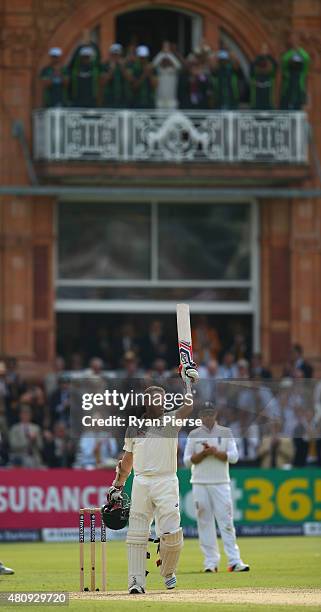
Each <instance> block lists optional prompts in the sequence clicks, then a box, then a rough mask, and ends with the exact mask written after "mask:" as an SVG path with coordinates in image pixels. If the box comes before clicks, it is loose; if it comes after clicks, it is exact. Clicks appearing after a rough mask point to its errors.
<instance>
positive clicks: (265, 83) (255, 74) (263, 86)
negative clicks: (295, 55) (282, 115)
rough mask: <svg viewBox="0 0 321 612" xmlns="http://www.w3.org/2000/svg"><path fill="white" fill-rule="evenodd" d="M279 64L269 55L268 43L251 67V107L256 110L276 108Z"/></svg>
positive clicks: (263, 46)
mask: <svg viewBox="0 0 321 612" xmlns="http://www.w3.org/2000/svg"><path fill="white" fill-rule="evenodd" d="M277 67H278V65H277V62H276V60H275V59H274V57H272V55H271V54H270V53H269V49H268V46H267V44H266V43H264V44H263V45H262V50H261V53H260V55H257V56H256V58H255V59H254V61H253V62H251V66H250V106H251V108H252V109H255V110H272V109H273V108H274V107H275V80H276V72H277Z"/></svg>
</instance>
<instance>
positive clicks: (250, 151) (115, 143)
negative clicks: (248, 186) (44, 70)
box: [33, 108, 308, 164]
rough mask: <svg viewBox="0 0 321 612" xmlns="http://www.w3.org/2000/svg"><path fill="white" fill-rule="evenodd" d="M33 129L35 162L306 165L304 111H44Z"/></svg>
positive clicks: (36, 117)
mask: <svg viewBox="0 0 321 612" xmlns="http://www.w3.org/2000/svg"><path fill="white" fill-rule="evenodd" d="M33 129H34V157H35V159H36V160H47V161H68V160H80V161H94V160H95V161H107V160H110V161H118V162H130V161H133V162H136V161H143V162H204V163H205V162H207V163H208V162H212V163H213V162H232V163H239V162H263V163H265V162H272V163H279V164H280V163H291V164H300V163H306V162H307V161H308V145H307V140H308V138H307V133H308V131H307V118H306V114H305V113H304V112H287V111H269V112H262V111H257V112H256V111H240V112H232V111H221V112H217V111H198V112H194V111H191V112H190V111H186V112H182V111H172V112H168V111H156V110H152V111H151V110H135V111H133V110H107V109H70V108H69V109H65V108H62V109H46V110H37V111H35V112H34V117H33Z"/></svg>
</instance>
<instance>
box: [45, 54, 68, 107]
mask: <svg viewBox="0 0 321 612" xmlns="http://www.w3.org/2000/svg"><path fill="white" fill-rule="evenodd" d="M48 55H49V57H50V62H49V64H48V65H47V66H45V67H44V68H43V69H42V70H41V72H40V79H41V82H42V87H43V105H44V106H45V107H46V108H57V107H60V106H66V104H67V85H68V72H67V69H66V68H64V67H63V66H62V63H61V58H62V50H61V49H60V48H59V47H52V48H51V49H49V52H48Z"/></svg>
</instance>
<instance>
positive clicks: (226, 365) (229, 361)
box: [219, 351, 238, 379]
mask: <svg viewBox="0 0 321 612" xmlns="http://www.w3.org/2000/svg"><path fill="white" fill-rule="evenodd" d="M219 378H223V379H226V378H238V368H237V365H236V364H235V358H234V355H233V353H231V351H226V353H224V355H223V359H222V365H221V366H220V367H219Z"/></svg>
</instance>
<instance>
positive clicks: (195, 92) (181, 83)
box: [178, 53, 208, 110]
mask: <svg viewBox="0 0 321 612" xmlns="http://www.w3.org/2000/svg"><path fill="white" fill-rule="evenodd" d="M207 94H208V78H207V75H206V74H205V72H204V70H203V69H202V66H201V64H200V63H199V61H198V59H197V57H196V56H195V55H194V54H193V53H190V55H189V56H188V57H187V60H186V62H185V67H184V69H183V70H182V71H181V72H180V75H179V80H178V99H179V106H180V108H184V109H190V110H192V109H194V110H200V109H206V108H207V107H208V101H207Z"/></svg>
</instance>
